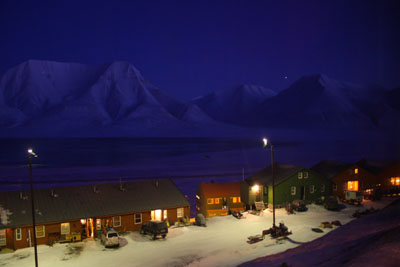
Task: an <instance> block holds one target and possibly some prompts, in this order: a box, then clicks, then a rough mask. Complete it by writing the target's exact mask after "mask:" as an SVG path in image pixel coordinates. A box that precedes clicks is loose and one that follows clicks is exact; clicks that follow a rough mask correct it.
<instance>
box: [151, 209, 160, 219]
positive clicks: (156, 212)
mask: <svg viewBox="0 0 400 267" xmlns="http://www.w3.org/2000/svg"><path fill="white" fill-rule="evenodd" d="M161 213H162V211H161V210H152V211H151V220H153V221H154V220H156V221H161Z"/></svg>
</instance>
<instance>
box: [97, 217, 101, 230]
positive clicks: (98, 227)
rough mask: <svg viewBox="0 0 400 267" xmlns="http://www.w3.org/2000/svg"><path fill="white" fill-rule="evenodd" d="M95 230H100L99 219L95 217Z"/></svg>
mask: <svg viewBox="0 0 400 267" xmlns="http://www.w3.org/2000/svg"><path fill="white" fill-rule="evenodd" d="M96 230H101V219H96Z"/></svg>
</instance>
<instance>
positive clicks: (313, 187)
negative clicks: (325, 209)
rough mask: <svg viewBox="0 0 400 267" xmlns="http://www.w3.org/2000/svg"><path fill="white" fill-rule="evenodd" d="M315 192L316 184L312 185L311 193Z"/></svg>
mask: <svg viewBox="0 0 400 267" xmlns="http://www.w3.org/2000/svg"><path fill="white" fill-rule="evenodd" d="M314 192H315V186H314V185H313V184H312V185H310V193H311V194H312V193H314Z"/></svg>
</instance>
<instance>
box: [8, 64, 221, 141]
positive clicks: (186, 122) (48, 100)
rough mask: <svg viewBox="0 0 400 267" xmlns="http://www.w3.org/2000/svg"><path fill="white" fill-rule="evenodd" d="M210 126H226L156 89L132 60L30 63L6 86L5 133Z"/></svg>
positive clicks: (165, 131)
mask: <svg viewBox="0 0 400 267" xmlns="http://www.w3.org/2000/svg"><path fill="white" fill-rule="evenodd" d="M205 125H207V126H209V127H208V128H210V126H213V127H217V128H218V127H219V126H220V123H217V122H215V121H214V120H212V119H211V118H209V117H208V116H207V115H206V114H204V112H202V111H201V110H200V109H199V108H198V107H196V106H195V105H193V104H185V103H182V102H179V101H177V100H175V99H173V98H172V97H170V96H168V95H166V94H165V93H163V92H162V91H161V90H159V89H157V88H156V87H154V86H152V85H151V84H150V83H149V82H147V81H146V80H145V79H144V78H143V77H142V75H141V74H140V72H139V71H138V70H137V69H136V68H135V67H133V66H132V65H131V64H129V63H127V62H113V63H109V64H104V65H101V66H96V67H94V66H86V65H81V64H71V63H58V62H49V61H37V60H30V61H27V62H24V63H22V64H20V65H18V66H17V67H15V68H13V69H11V70H9V71H8V72H6V73H5V75H4V76H3V77H2V79H1V82H0V130H1V131H0V132H3V134H2V135H11V136H25V135H28V133H29V134H31V135H33V136H42V135H46V136H58V135H60V136H115V135H116V136H137V135H145V136H147V135H158V134H160V135H175V134H176V135H178V136H179V135H180V133H182V134H189V135H190V133H191V132H192V131H198V130H199V128H202V127H203V126H205ZM184 131H187V133H183V132H184Z"/></svg>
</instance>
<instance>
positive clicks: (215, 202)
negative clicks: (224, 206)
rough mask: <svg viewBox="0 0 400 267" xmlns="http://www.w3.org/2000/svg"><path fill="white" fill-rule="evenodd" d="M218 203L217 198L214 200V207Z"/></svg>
mask: <svg viewBox="0 0 400 267" xmlns="http://www.w3.org/2000/svg"><path fill="white" fill-rule="evenodd" d="M219 203H220V201H219V197H216V198H214V205H216V204H219Z"/></svg>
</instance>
